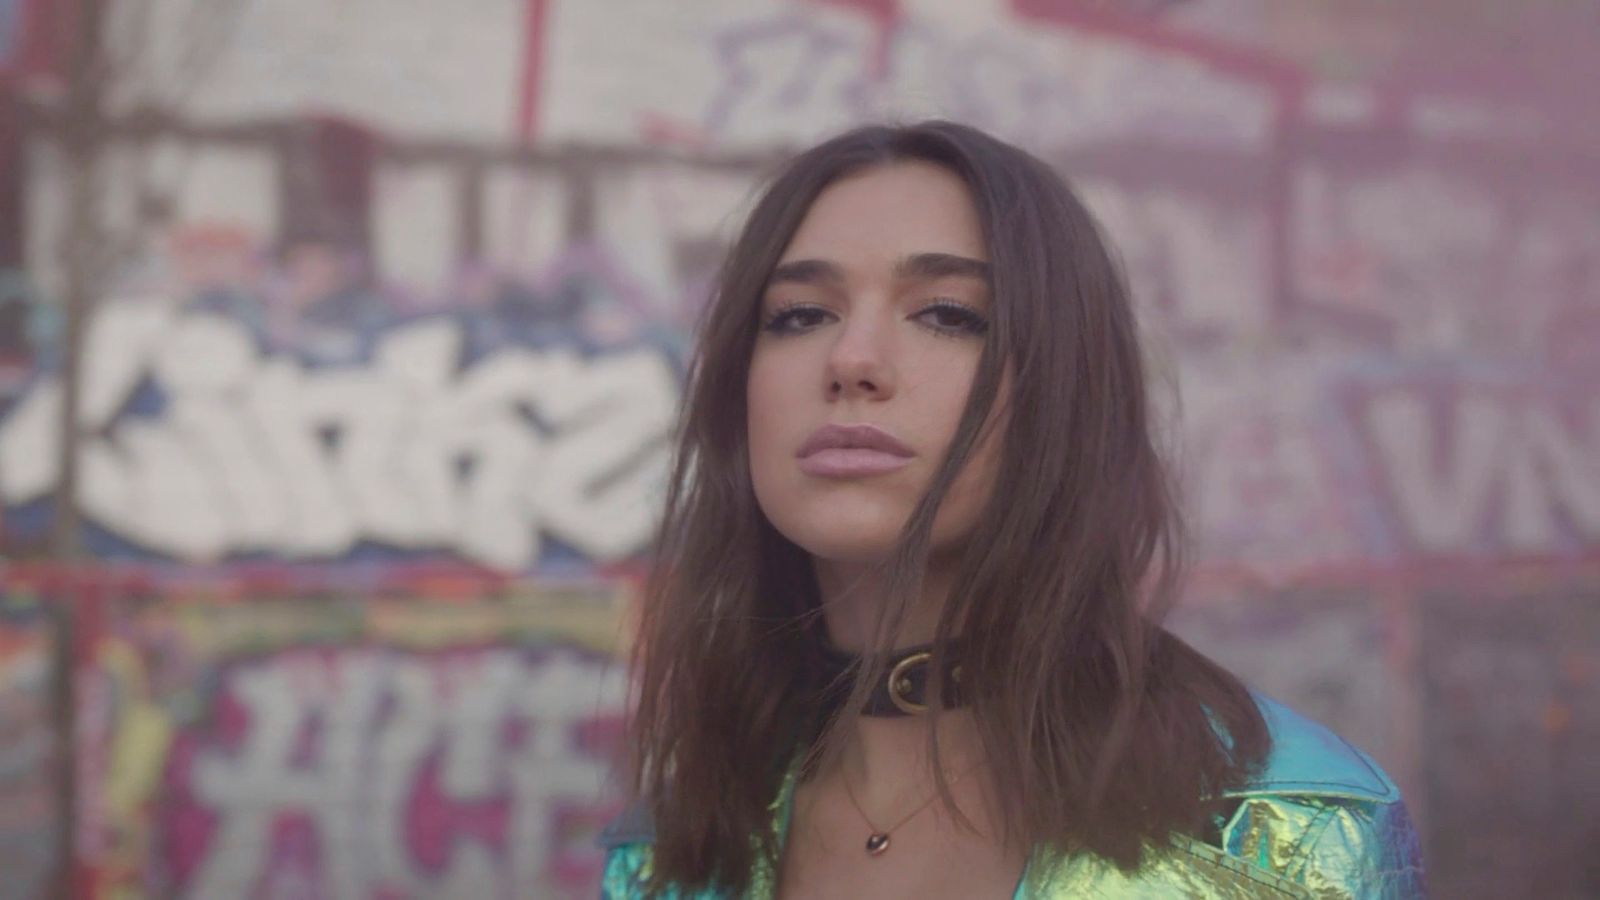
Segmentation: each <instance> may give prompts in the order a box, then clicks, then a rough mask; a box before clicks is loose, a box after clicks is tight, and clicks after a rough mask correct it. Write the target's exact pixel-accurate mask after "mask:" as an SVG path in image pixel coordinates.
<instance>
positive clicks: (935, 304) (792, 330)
mask: <svg viewBox="0 0 1600 900" xmlns="http://www.w3.org/2000/svg"><path fill="white" fill-rule="evenodd" d="M806 312H812V313H818V314H826V313H827V310H826V309H824V308H822V307H820V306H816V305H814V304H811V303H788V304H784V305H783V306H781V307H779V308H778V309H777V310H775V311H773V313H772V315H770V316H768V317H767V319H766V321H764V322H763V323H762V324H761V330H763V331H766V332H769V333H771V334H776V335H791V334H799V333H801V332H803V331H805V330H806V326H804V325H800V326H796V325H794V324H793V322H794V320H795V318H797V317H798V316H799V315H800V314H802V313H806ZM930 312H942V313H946V314H950V313H954V314H955V315H956V317H957V318H958V319H959V324H956V325H932V324H930V325H929V326H928V327H929V328H931V329H932V330H933V332H934V333H935V334H941V335H945V336H946V337H961V336H963V335H972V336H979V335H982V334H984V333H986V332H987V331H988V330H989V320H988V319H987V318H985V317H984V315H983V313H980V312H978V311H977V310H975V309H973V308H972V307H970V306H968V305H966V304H965V303H958V302H956V301H954V300H948V299H943V298H941V299H938V300H934V301H932V302H931V303H929V304H928V305H927V306H924V307H923V308H922V309H920V310H917V313H916V316H915V317H916V318H920V317H922V316H924V315H927V314H928V313H930Z"/></svg>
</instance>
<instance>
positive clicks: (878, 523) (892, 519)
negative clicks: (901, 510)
mask: <svg viewBox="0 0 1600 900" xmlns="http://www.w3.org/2000/svg"><path fill="white" fill-rule="evenodd" d="M905 521H906V519H905V516H904V515H900V516H891V515H883V514H878V515H872V514H867V515H862V514H859V513H858V514H856V515H851V514H850V513H849V512H847V511H843V510H837V509H835V510H819V511H818V512H817V514H816V515H812V516H805V517H800V518H799V520H791V521H781V522H774V523H773V526H774V527H775V528H777V529H778V531H779V533H781V534H782V535H783V536H784V537H786V538H788V539H789V540H791V541H793V542H794V543H795V544H796V545H797V546H798V547H800V549H802V550H804V551H806V552H807V553H809V554H811V555H812V556H814V557H816V558H818V559H825V560H829V561H832V562H848V563H871V562H877V561H878V560H881V559H884V558H885V557H887V556H888V555H889V554H890V553H892V552H893V551H894V548H895V546H896V544H897V543H898V542H899V540H900V529H901V528H903V527H904V526H905Z"/></svg>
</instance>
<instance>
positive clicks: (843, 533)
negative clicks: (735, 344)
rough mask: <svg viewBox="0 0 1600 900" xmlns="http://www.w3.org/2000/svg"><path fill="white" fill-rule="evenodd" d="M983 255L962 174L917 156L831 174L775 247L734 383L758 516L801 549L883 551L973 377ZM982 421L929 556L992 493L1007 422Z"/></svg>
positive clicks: (984, 308)
mask: <svg viewBox="0 0 1600 900" xmlns="http://www.w3.org/2000/svg"><path fill="white" fill-rule="evenodd" d="M988 258H989V257H988V253H987V252H986V250H985V247H984V243H983V234H982V230H981V226H980V224H979V220H978V214H977V210H976V209H974V208H973V204H972V200H971V197H970V195H969V194H968V191H967V187H966V185H965V183H964V182H962V181H961V179H960V178H958V177H957V176H955V175H954V174H952V173H951V172H949V171H947V170H945V169H943V168H941V167H939V166H936V165H933V164H930V163H924V162H901V163H892V164H888V165H883V166H878V167H875V168H871V169H868V170H866V171H863V172H860V173H857V174H854V175H851V176H848V177H846V178H842V179H840V180H838V181H836V182H834V183H833V184H831V185H830V186H828V187H827V188H826V189H825V190H824V191H823V192H822V194H821V195H820V196H818V197H817V199H816V202H815V203H813V204H812V206H811V209H810V210H809V211H808V212H807V213H806V216H805V219H804V220H803V221H802V222H801V223H800V227H799V229H798V230H797V231H796V232H795V235H794V239H793V240H792V241H790V243H789V246H788V247H787V248H786V249H785V250H784V252H783V255H782V257H781V259H780V261H779V263H778V265H777V266H776V268H775V269H774V271H773V275H772V278H771V280H770V281H769V282H768V284H767V288H766V291H765V294H764V296H763V297H762V299H761V329H760V331H759V332H758V336H757V338H756V343H755V349H754V353H753V356H752V358H751V364H750V377H749V382H748V383H747V385H746V396H747V403H748V405H749V416H748V423H749V447H750V471H751V477H752V479H753V480H754V483H755V492H756V499H757V502H758V503H759V504H760V506H761V510H762V512H764V513H765V514H766V516H767V518H768V520H770V521H771V522H772V524H773V526H774V527H775V528H777V529H778V531H779V532H780V533H782V534H783V535H784V536H786V537H788V538H789V539H790V540H792V541H794V542H795V543H796V544H797V545H799V546H800V547H802V548H804V549H805V550H807V551H808V552H810V553H811V554H812V555H813V556H814V557H817V558H818V559H821V560H830V561H835V562H869V561H873V560H877V559H881V558H882V557H884V556H885V555H887V553H888V552H889V551H890V550H891V549H892V548H893V547H894V544H895V541H896V539H897V538H898V536H899V534H900V530H901V528H902V527H903V526H904V525H905V522H906V520H907V519H908V518H909V517H910V515H911V512H912V510H913V509H914V508H915V507H916V504H917V501H918V500H919V499H921V497H922V495H923V494H924V492H925V491H926V490H927V486H928V483H929V481H930V479H931V478H932V476H933V474H934V472H935V471H936V470H937V469H938V467H939V464H940V462H941V460H942V459H943V458H944V454H945V449H946V448H947V447H948V445H949V443H950V439H951V437H952V436H953V435H954V434H955V430H956V425H957V423H958V422H959V421H960V418H961V412H962V409H963V407H964V406H965V404H966V400H967V394H968V392H969V390H970V389H971V387H972V381H973V376H974V374H975V373H976V371H977V368H978V359H979V357H980V356H981V354H982V352H983V345H984V332H985V331H986V330H987V328H988V320H989V315H990V291H989V279H988ZM1008 384H1009V382H1008V381H1002V385H1001V393H1000V396H1001V397H1002V398H1004V397H1005V396H1007V394H1006V389H1007V385H1008ZM997 405H999V406H1003V405H1004V404H1003V402H1002V403H1001V404H997ZM991 419H992V420H994V421H991V422H990V426H991V427H990V428H989V429H988V431H987V432H986V434H985V436H984V437H983V439H982V440H981V441H980V442H979V444H978V445H977V446H976V447H975V448H974V453H973V455H972V457H971V458H970V459H969V461H968V463H967V465H966V466H965V468H964V469H963V470H962V472H961V474H960V476H959V478H958V479H957V480H956V482H955V484H954V485H953V486H952V488H951V490H950V492H949V494H948V495H947V496H946V497H945V500H944V502H943V503H942V504H941V505H940V507H939V510H938V513H937V515H936V516H935V519H934V525H933V534H932V544H933V549H934V552H935V553H938V552H940V551H943V550H947V549H950V548H952V547H955V546H958V545H959V544H960V543H961V542H962V541H963V540H964V539H965V538H966V537H967V535H968V534H970V532H971V530H972V527H973V525H974V523H975V522H976V521H977V518H978V515H979V513H980V512H981V510H982V507H983V504H984V502H985V501H986V500H987V499H988V496H989V493H990V492H991V490H992V487H993V484H994V470H995V465H996V462H997V456H998V450H997V446H998V438H997V437H996V435H998V434H1000V433H1001V432H1002V431H1003V425H1004V423H1003V421H1000V420H998V419H997V417H996V416H995V415H993V414H992V415H991Z"/></svg>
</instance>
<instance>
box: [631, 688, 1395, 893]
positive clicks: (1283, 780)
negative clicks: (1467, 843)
mask: <svg viewBox="0 0 1600 900" xmlns="http://www.w3.org/2000/svg"><path fill="white" fill-rule="evenodd" d="M1258 699H1259V702H1260V706H1261V709H1262V712H1263V713H1264V714H1265V716H1266V720H1267V725H1268V728H1269V729H1270V730H1271V733H1272V739H1273V749H1272V752H1271V754H1270V756H1269V757H1268V759H1267V762H1266V765H1265V766H1264V767H1263V768H1262V770H1261V772H1260V773H1259V774H1258V776H1257V777H1256V778H1255V779H1254V780H1252V781H1251V782H1250V783H1249V784H1246V785H1244V786H1243V787H1242V788H1240V789H1239V790H1237V791H1231V792H1229V796H1230V797H1233V798H1236V799H1237V800H1238V807H1237V809H1236V811H1235V812H1234V813H1233V815H1232V816H1231V818H1229V819H1228V821H1227V822H1225V823H1223V824H1222V826H1221V828H1220V830H1219V835H1220V840H1219V841H1218V842H1217V843H1215V844H1212V843H1206V842H1203V841H1200V840H1198V839H1196V838H1191V837H1179V838H1177V839H1175V840H1174V841H1173V842H1172V843H1171V845H1170V846H1165V847H1160V848H1150V850H1149V852H1147V853H1146V854H1145V862H1144V863H1143V865H1141V866H1140V867H1139V869H1137V870H1136V871H1134V872H1132V873H1125V872H1122V871H1121V870H1119V869H1118V868H1116V867H1115V866H1114V865H1111V864H1110V863H1108V862H1106V861H1104V860H1102V859H1100V858H1098V857H1093V856H1072V857H1064V856H1062V855H1060V854H1058V853H1053V852H1050V851H1049V850H1047V849H1045V848H1039V849H1036V850H1035V852H1034V853H1033V854H1032V855H1031V857H1030V858H1029V860H1028V864H1027V867H1026V869H1025V871H1024V872H1023V875H1022V878H1021V879H1020V880H1019V881H1018V883H1017V887H1016V890H1015V891H1014V893H1013V898H1014V900H1057V898H1067V897H1073V898H1082V897H1087V898H1103V900H1115V898H1165V897H1171V898H1217V900H1223V898H1228V900H1233V898H1238V900H1245V898H1268V897H1271V898H1291V897H1292V898H1318V900H1345V898H1350V900H1401V898H1414V897H1424V896H1426V888H1425V886H1424V881H1423V870H1422V863H1421V856H1420V853H1419V851H1418V840H1417V834H1416V830H1415V829H1414V828H1413V827H1412V824H1411V820H1410V817H1409V816H1408V815H1407V814H1406V809H1405V805H1404V804H1403V803H1402V802H1401V799H1400V791H1399V789H1398V788H1396V787H1395V784H1394V782H1393V781H1391V780H1390V779H1389V776H1388V775H1387V774H1385V773H1384V771H1383V770H1382V769H1380V768H1379V767H1378V765H1377V763H1375V762H1373V761H1372V758H1371V757H1369V756H1367V755H1366V754H1365V753H1363V752H1362V751H1360V750H1358V749H1356V748H1355V747H1354V746H1352V745H1351V744H1350V743H1348V742H1347V741H1345V740H1344V739H1343V738H1340V737H1339V736H1338V735H1336V734H1334V733H1333V732H1331V731H1329V730H1328V729H1327V728H1324V727H1323V726H1321V725H1319V724H1317V723H1315V722H1313V721H1311V720H1309V719H1307V718H1305V717H1303V716H1300V715H1299V714H1297V713H1295V712H1293V711H1292V710H1290V709H1288V708H1287V707H1285V706H1283V705H1282V704H1280V703H1277V702H1275V701H1272V700H1268V699H1266V698H1258ZM794 777H795V775H794V773H793V772H792V771H791V772H790V773H789V775H788V776H787V777H786V778H785V779H784V782H783V784H782V786H781V788H780V790H779V792H778V796H777V797H776V798H775V799H774V800H773V802H772V810H773V828H774V829H776V831H777V833H778V835H779V842H780V845H781V842H782V838H783V836H784V835H785V834H786V832H787V830H788V824H789V816H790V813H791V803H792V798H793V791H794ZM653 841H654V830H653V828H652V826H651V824H650V823H649V822H648V821H646V820H645V819H643V818H642V817H640V816H638V815H637V814H625V815H624V816H623V817H622V818H621V819H619V820H618V821H617V822H615V823H613V824H612V825H611V826H610V827H608V828H607V829H606V831H605V832H604V833H603V834H602V836H601V843H602V845H603V846H604V847H605V848H606V851H607V855H606V867H605V875H604V881H603V883H602V885H601V897H602V898H603V900H632V898H638V897H644V896H645V894H644V892H643V885H644V883H645V879H646V878H648V877H649V874H650V865H651V847H652V843H653ZM751 876H752V877H751V887H750V889H749V890H748V891H747V892H746V897H748V898H750V900H770V898H771V897H773V895H774V893H775V891H776V879H775V872H774V867H773V864H772V861H770V860H761V861H759V862H758V863H757V867H756V870H755V871H753V872H752V873H751ZM667 896H668V897H670V898H672V900H714V898H716V900H720V898H724V897H726V895H725V894H724V893H721V892H718V891H715V890H700V891H683V890H673V891H672V892H670V893H669V894H668V895H667Z"/></svg>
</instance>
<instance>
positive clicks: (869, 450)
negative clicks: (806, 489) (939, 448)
mask: <svg viewBox="0 0 1600 900" xmlns="http://www.w3.org/2000/svg"><path fill="white" fill-rule="evenodd" d="M915 455H916V453H914V452H913V451H912V450H911V448H910V447H907V446H906V445H905V444H902V443H900V442H899V441H898V440H895V438H894V436H893V435H891V434H889V433H888V432H886V431H884V430H882V429H881V428H878V427H877V426H874V425H865V424H862V425H824V426H822V427H821V428H818V429H817V430H816V431H814V432H812V433H811V436H810V437H808V438H806V442H805V443H804V444H801V445H800V450H799V452H798V453H796V454H795V456H796V458H797V459H799V461H800V471H802V472H804V473H806V474H807V475H816V476H819V477H822V478H859V477H863V476H867V475H882V474H884V473H886V472H893V471H895V470H896V469H899V468H901V467H903V466H905V465H906V463H909V462H910V461H911V458H912V457H913V456H915Z"/></svg>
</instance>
